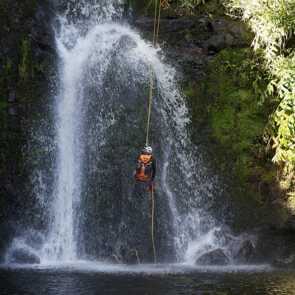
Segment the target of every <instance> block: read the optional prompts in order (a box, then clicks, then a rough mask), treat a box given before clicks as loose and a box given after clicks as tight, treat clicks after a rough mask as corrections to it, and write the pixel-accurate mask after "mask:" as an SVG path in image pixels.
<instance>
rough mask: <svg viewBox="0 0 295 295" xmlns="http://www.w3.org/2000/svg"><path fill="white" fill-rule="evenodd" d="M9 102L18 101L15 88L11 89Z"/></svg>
mask: <svg viewBox="0 0 295 295" xmlns="http://www.w3.org/2000/svg"><path fill="white" fill-rule="evenodd" d="M8 102H9V103H13V102H16V92H15V90H14V89H12V90H10V91H9V96H8Z"/></svg>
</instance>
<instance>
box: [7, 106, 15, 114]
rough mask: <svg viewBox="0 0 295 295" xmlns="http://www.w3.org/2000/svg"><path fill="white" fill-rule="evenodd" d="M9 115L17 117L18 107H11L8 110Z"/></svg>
mask: <svg viewBox="0 0 295 295" xmlns="http://www.w3.org/2000/svg"><path fill="white" fill-rule="evenodd" d="M8 114H9V115H10V116H17V107H16V106H11V107H9V108H8Z"/></svg>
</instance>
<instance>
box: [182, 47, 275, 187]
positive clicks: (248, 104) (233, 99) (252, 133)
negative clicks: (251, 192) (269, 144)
mask: <svg viewBox="0 0 295 295" xmlns="http://www.w3.org/2000/svg"><path fill="white" fill-rule="evenodd" d="M260 62H261V60H260V59H259V58H258V57H256V56H253V54H252V53H251V50H250V49H226V50H223V51H221V52H220V53H219V54H217V56H216V57H215V58H214V59H213V60H212V61H211V63H210V65H209V69H208V73H207V76H206V79H204V81H203V82H202V83H201V85H197V86H196V89H195V90H192V89H188V90H187V91H186V94H187V95H189V96H193V97H192V99H191V104H192V106H193V117H194V118H195V121H196V122H195V123H197V124H198V125H202V124H203V125H204V126H207V125H208V126H209V129H210V130H209V132H208V136H209V137H211V140H212V141H213V145H215V146H216V149H215V151H216V153H217V157H218V158H219V159H223V160H222V161H221V163H224V166H223V167H222V165H221V167H219V168H220V169H222V170H223V172H225V173H226V171H228V169H229V166H230V169H231V170H230V171H232V169H234V175H237V176H238V178H239V182H242V183H248V184H250V186H258V185H259V186H261V183H264V184H265V183H268V184H271V183H273V182H274V181H275V173H274V172H273V171H274V169H272V171H270V170H269V168H270V167H271V165H272V164H271V162H270V161H269V159H268V157H267V155H266V153H265V147H264V142H263V140H262V139H263V134H264V130H265V126H266V124H267V121H268V116H269V114H271V112H272V111H273V109H274V105H273V104H272V102H271V99H270V97H265V94H264V93H265V89H266V87H267V81H268V77H267V75H266V74H265V72H263V71H262V70H261V69H260ZM195 91H197V93H195ZM196 96H197V97H196ZM195 99H197V101H194V100H195ZM255 178H257V179H259V180H257V181H256V180H253V179H255Z"/></svg>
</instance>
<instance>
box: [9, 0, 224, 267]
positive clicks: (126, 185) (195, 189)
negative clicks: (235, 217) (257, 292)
mask: <svg viewBox="0 0 295 295" xmlns="http://www.w3.org/2000/svg"><path fill="white" fill-rule="evenodd" d="M122 4H123V3H122V2H121V1H115V0H112V1H109V0H108V1H98V0H95V1H94V0H93V1H86V0H84V1H74V0H73V1H67V5H65V6H66V7H65V6H62V7H59V8H57V11H59V12H58V13H57V14H58V15H57V17H56V19H55V21H54V26H55V32H56V48H57V52H58V57H59V61H58V63H59V82H58V83H57V84H58V85H59V89H58V91H57V93H58V94H57V95H56V97H55V98H54V101H53V104H54V118H55V125H54V129H55V138H54V144H55V146H56V148H55V151H56V155H55V158H56V163H55V165H54V167H55V168H54V171H53V174H54V175H53V178H54V183H53V184H52V185H53V189H51V191H52V195H51V196H48V198H49V199H50V200H52V202H51V203H50V204H46V207H47V208H46V210H47V211H48V212H49V213H48V214H49V216H48V228H47V230H46V231H45V232H44V233H42V234H43V235H44V242H43V245H42V247H40V248H38V249H34V245H31V246H30V247H31V248H32V251H33V253H34V254H36V253H37V254H38V256H39V257H40V259H41V263H42V264H50V263H53V262H59V263H60V262H63V263H68V262H75V261H78V260H83V259H84V260H100V259H103V260H104V259H107V258H108V257H110V256H112V255H113V254H115V255H116V256H122V257H123V256H124V254H122V251H123V252H124V251H125V252H126V250H124V249H137V250H138V251H139V252H140V254H141V256H142V257H143V261H145V257H147V258H146V260H147V261H148V260H149V258H148V256H149V254H150V252H151V251H150V244H149V243H150V234H149V226H150V223H149V222H150V220H149V218H148V210H149V202H148V197H147V194H146V192H145V191H143V190H142V188H138V187H137V185H136V184H135V183H134V180H133V177H132V175H133V170H134V164H135V159H136V156H137V153H138V152H139V151H140V149H141V147H142V145H143V143H144V130H145V120H146V102H147V101H146V96H147V90H148V82H149V70H148V69H149V67H150V66H151V67H152V69H153V71H154V73H155V80H156V87H155V88H156V89H155V97H154V105H153V115H152V136H151V141H152V142H151V143H152V145H153V147H154V148H155V155H156V157H157V159H158V177H157V183H156V186H157V193H156V196H157V220H158V221H157V222H158V223H157V233H156V234H157V247H158V252H159V256H160V260H162V261H170V262H177V261H178V262H184V261H185V262H187V263H192V264H193V263H194V262H195V260H196V259H197V258H198V257H199V256H201V255H202V254H204V253H206V252H208V251H210V250H214V249H217V248H222V249H225V250H227V246H228V245H227V242H226V241H225V239H224V238H223V233H222V231H223V230H222V227H221V226H217V221H216V220H215V218H214V217H213V216H212V215H211V213H209V210H208V208H209V207H210V204H212V202H214V198H215V197H217V196H218V195H220V187H219V186H218V180H217V179H216V177H214V176H212V175H210V173H209V172H208V170H207V169H206V167H205V165H204V163H203V161H202V157H201V155H200V154H199V151H198V148H197V147H196V146H194V145H193V144H192V143H191V142H190V136H189V133H188V127H187V126H188V124H189V122H190V118H189V114H188V110H187V107H186V103H185V98H184V97H183V96H182V94H181V91H180V90H179V86H178V83H177V73H176V72H175V70H174V68H173V67H172V66H170V65H168V64H167V63H166V62H165V55H164V53H163V52H162V51H161V49H160V48H157V49H156V48H153V47H152V46H151V43H150V42H148V41H146V40H144V39H143V38H142V37H141V35H140V33H139V32H137V31H136V30H135V29H134V28H131V27H130V25H128V23H127V21H126V20H125V19H124V18H123V7H122ZM49 191H50V190H49ZM43 198H44V196H43ZM20 240H21V241H22V245H23V244H25V243H24V240H25V239H24V238H22V239H19V238H18V239H16V240H15V241H14V242H13V244H12V249H10V250H9V252H8V255H7V260H8V261H9V260H10V259H11V255H13V249H16V248H20V247H22V248H24V247H23V246H21V245H20V244H19V243H17V241H20ZM225 252H226V253H227V255H229V256H230V251H229V250H228V251H225Z"/></svg>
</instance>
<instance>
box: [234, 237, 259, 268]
mask: <svg viewBox="0 0 295 295" xmlns="http://www.w3.org/2000/svg"><path fill="white" fill-rule="evenodd" d="M255 252H256V251H255V247H254V246H253V243H252V242H251V241H250V240H246V241H244V242H243V243H242V244H241V246H240V249H239V250H238V252H237V254H236V255H235V256H234V259H235V260H236V261H238V262H240V263H249V262H252V261H253V259H254V258H255Z"/></svg>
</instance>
